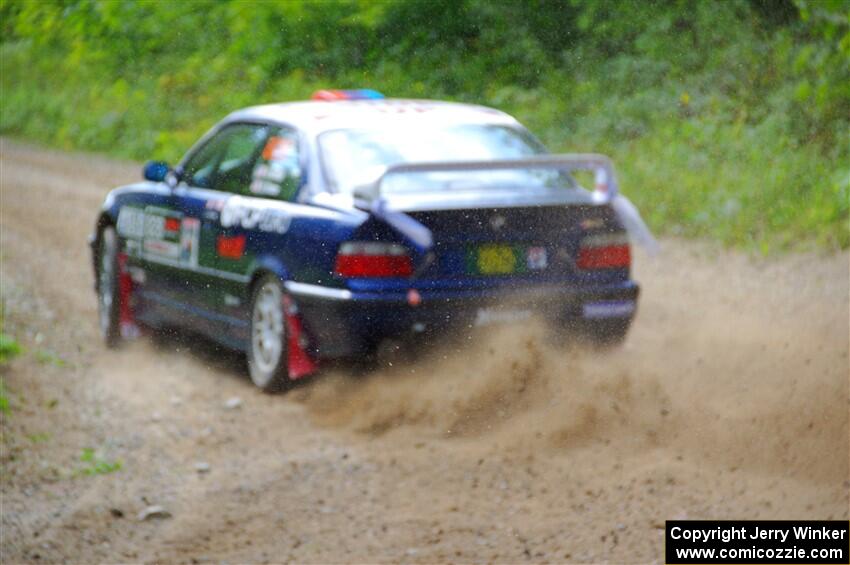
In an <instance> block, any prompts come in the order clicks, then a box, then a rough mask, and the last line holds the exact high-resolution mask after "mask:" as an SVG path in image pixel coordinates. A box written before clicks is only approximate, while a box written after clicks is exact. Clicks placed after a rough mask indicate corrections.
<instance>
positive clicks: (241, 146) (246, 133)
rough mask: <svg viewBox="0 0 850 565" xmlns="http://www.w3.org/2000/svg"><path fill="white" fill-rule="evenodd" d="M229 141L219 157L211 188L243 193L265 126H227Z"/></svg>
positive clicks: (265, 131)
mask: <svg viewBox="0 0 850 565" xmlns="http://www.w3.org/2000/svg"><path fill="white" fill-rule="evenodd" d="M228 130H229V132H228V133H229V134H230V136H229V141H228V143H227V146H226V147H225V148H224V151H223V153H222V155H221V158H220V159H219V163H218V167H217V168H216V171H215V178H214V179H213V188H215V189H216V190H221V191H224V192H234V193H237V194H245V193H246V192H247V190H248V185H250V184H251V171H252V170H253V168H254V163H255V162H256V160H257V153H258V152H259V150H260V147H261V145H262V143H263V140H265V138H266V133H267V132H268V128H267V127H266V126H260V125H252V124H240V125H235V126H232V128H228Z"/></svg>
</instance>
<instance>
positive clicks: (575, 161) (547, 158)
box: [354, 153, 619, 202]
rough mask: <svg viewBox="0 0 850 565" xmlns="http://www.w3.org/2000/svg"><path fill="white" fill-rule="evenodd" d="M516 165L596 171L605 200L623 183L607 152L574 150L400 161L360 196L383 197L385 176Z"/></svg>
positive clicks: (512, 167) (503, 168)
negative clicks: (521, 155)
mask: <svg viewBox="0 0 850 565" xmlns="http://www.w3.org/2000/svg"><path fill="white" fill-rule="evenodd" d="M515 169H550V170H551V169H554V170H558V171H563V172H566V173H569V172H572V171H593V172H594V175H595V177H594V181H595V182H594V193H595V194H598V195H599V196H597V198H598V199H599V200H600V201H601V202H606V201H608V200H610V199H611V198H613V197H614V196H615V195H616V194H617V192H618V190H619V187H618V185H617V177H616V175H615V174H614V164H613V163H612V162H611V159H609V158H608V157H606V156H605V155H599V154H596V153H574V154H565V155H536V156H534V157H526V158H524V159H500V160H498V161H433V162H427V163H398V164H396V165H390V166H389V167H387V168H386V170H385V171H384V173H383V174H382V175H381V176H380V178H378V180H376V181H375V182H374V183H370V184H368V185H365V186H361V187H357V189H355V192H354V197H355V199H357V200H363V201H367V202H368V201H374V200H377V199H380V198H382V197H383V193H382V191H381V188H382V186H383V183H384V180H385V179H386V178H387V177H389V176H392V175H396V174H401V173H437V172H439V173H447V172H468V171H508V170H515Z"/></svg>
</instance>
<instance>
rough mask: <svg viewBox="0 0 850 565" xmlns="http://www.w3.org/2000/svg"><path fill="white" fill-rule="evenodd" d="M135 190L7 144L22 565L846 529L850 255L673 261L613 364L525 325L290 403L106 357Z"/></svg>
mask: <svg viewBox="0 0 850 565" xmlns="http://www.w3.org/2000/svg"><path fill="white" fill-rule="evenodd" d="M139 169H140V168H139V166H138V165H137V164H135V163H127V162H118V161H111V160H107V159H104V158H102V157H97V156H91V155H85V154H72V153H61V152H55V151H47V150H42V149H38V148H33V147H30V146H26V145H21V144H19V143H16V142H13V141H11V140H8V139H3V140H2V142H0V226H2V227H1V228H0V257H2V263H0V265H2V267H0V284H2V300H3V306H4V313H5V326H6V331H7V332H11V333H14V334H16V335H17V336H19V338H20V339H21V341H22V342H23V344H24V345H25V346H26V348H27V353H26V354H24V355H23V356H21V357H19V358H18V359H16V360H15V361H13V362H12V363H11V364H9V365H8V366H6V367H3V368H2V369H0V370H2V372H3V380H4V382H5V388H6V390H7V393H8V395H9V397H10V400H11V410H10V412H9V413H8V414H4V415H3V416H2V432H3V438H2V457H0V462H1V463H2V477H0V494H2V520H1V521H0V527H2V534H0V535H2V544H0V561H2V562H3V563H14V562H31V563H36V562H39V563H43V562H55V561H71V562H127V561H131V562H139V561H141V562H154V561H156V562H216V563H218V562H222V561H227V562H258V561H265V562H279V561H289V560H292V561H298V562H316V563H318V562H321V563H331V562H400V561H403V562H435V561H440V562H443V561H454V562H470V561H496V562H511V563H515V562H596V563H598V562H606V561H608V562H653V561H655V562H663V532H664V531H663V525H664V520H665V519H673V518H693V519H696V518H705V519H722V518H725V519H732V518H740V519H755V518H773V519H791V518H794V519H803V518H811V519H826V518H833V519H839V518H842V519H847V518H848V492H849V491H850V482H848V459H850V457H848V444H850V442H849V441H848V412H849V411H848V341H850V335H848V326H850V324H849V323H848V315H849V313H850V305H848V278H850V276H849V275H850V269H849V268H848V267H849V266H850V261H849V259H850V258H848V254H847V253H846V252H845V253H841V254H831V255H823V254H817V253H811V254H795V255H790V256H788V255H786V256H782V257H779V258H771V259H761V258H754V257H752V256H749V255H746V254H743V253H739V252H734V251H728V250H723V249H720V248H717V247H714V246H712V245H710V244H707V243H700V242H687V241H681V240H673V239H667V240H663V241H662V245H663V252H662V254H661V256H660V257H657V258H654V259H650V258H647V257H644V256H642V255H638V257H637V262H636V277H637V279H638V280H639V281H640V282H641V283H642V285H643V289H644V293H643V297H642V302H641V311H640V313H639V315H638V318H637V322H636V324H635V327H634V330H633V332H632V334H631V335H630V337H629V339H628V341H627V343H626V344H625V346H624V347H623V348H621V349H619V350H617V351H613V352H610V353H605V354H603V353H597V352H589V351H584V350H581V349H579V348H577V347H575V346H567V347H563V346H556V345H555V344H553V343H552V342H551V340H550V339H547V337H546V335H545V332H544V331H543V329H542V327H541V326H539V325H538V324H536V323H531V324H528V325H526V326H525V327H522V328H499V329H493V330H491V331H489V332H487V333H482V335H481V336H479V337H478V339H477V340H476V341H475V342H474V343H468V344H456V345H454V344H451V345H449V346H447V347H446V348H444V349H443V350H440V351H435V352H434V353H433V354H432V355H430V356H429V357H427V358H425V359H423V360H420V361H417V362H416V363H415V364H411V365H404V366H393V367H386V368H384V369H382V370H379V371H378V372H377V373H375V374H373V375H370V376H366V377H362V376H361V377H356V376H354V375H352V374H349V373H347V372H346V370H345V369H344V368H333V369H330V370H328V371H327V373H326V374H325V375H324V376H323V377H322V378H320V379H317V380H315V381H314V382H312V383H310V384H308V385H307V386H304V387H301V388H299V389H297V390H295V391H294V392H292V393H290V394H288V395H286V396H270V395H266V394H263V393H261V392H259V391H257V390H255V389H254V387H253V386H252V385H251V384H250V381H249V380H248V379H247V378H246V377H245V375H244V369H243V366H242V360H241V359H240V358H239V357H238V356H236V355H234V354H231V353H228V352H226V351H220V350H217V348H216V347H215V346H213V345H211V344H209V343H206V342H203V341H200V340H199V339H198V338H194V337H191V336H185V335H184V336H167V337H164V338H159V339H151V338H142V339H140V340H137V341H135V342H133V343H130V344H128V345H127V346H126V347H124V348H122V349H120V350H118V351H108V350H106V349H105V348H104V347H103V346H102V345H101V342H100V340H99V337H98V334H97V327H96V303H95V296H94V293H93V291H92V274H91V269H90V260H89V255H88V249H87V247H86V244H85V239H86V236H87V234H88V232H89V230H90V229H91V227H92V223H93V220H94V217H95V213H96V211H97V209H98V207H99V205H100V203H101V201H102V199H103V197H104V195H105V194H106V192H107V191H108V190H109V189H110V188H111V187H113V186H116V185H118V184H123V183H127V182H131V181H133V180H134V179H136V178H138V177H139V173H140V170H139ZM234 398H238V399H239V401H235V400H232V399H234ZM229 401H230V402H229ZM234 405H238V406H236V407H234ZM86 449H89V450H93V451H89V452H86V451H84V450H86ZM84 453H89V455H90V456H89V457H88V459H89V461H81V458H85V457H83V454H84ZM116 462H120V466H121V468H120V469H119V470H117V471H113V472H105V471H108V470H109V468H108V465H109V464H111V463H116ZM97 463H100V464H101V466H100V467H99V468H98V467H96V465H94V464H97ZM93 468H94V469H95V470H96V471H97V470H99V471H101V472H93V471H92V469H93ZM87 470H88V472H87ZM152 505H159V506H162V507H163V508H164V509H165V510H166V511H167V512H168V513H169V514H170V516H169V517H152V518H150V519H147V520H144V521H140V520H139V517H138V515H139V513H140V512H142V511H143V510H144V509H145V508H146V507H149V506H152Z"/></svg>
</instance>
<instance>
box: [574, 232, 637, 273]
mask: <svg viewBox="0 0 850 565" xmlns="http://www.w3.org/2000/svg"><path fill="white" fill-rule="evenodd" d="M631 264H632V253H631V249H630V248H629V240H628V237H627V236H626V234H625V233H612V234H601V235H591V236H588V237H585V238H584V239H583V240H581V247H580V248H579V250H578V258H577V259H576V265H577V266H578V268H579V269H614V268H623V267H628V266H630V265H631Z"/></svg>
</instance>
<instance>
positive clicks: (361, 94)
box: [311, 88, 384, 101]
mask: <svg viewBox="0 0 850 565" xmlns="http://www.w3.org/2000/svg"><path fill="white" fill-rule="evenodd" d="M311 98H312V99H313V100H325V101H332V100H381V99H383V98H384V95H383V94H381V93H380V92H378V91H377V90H372V89H371V88H359V89H356V90H332V89H328V90H317V91H316V92H314V93H313V96H312V97H311Z"/></svg>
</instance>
